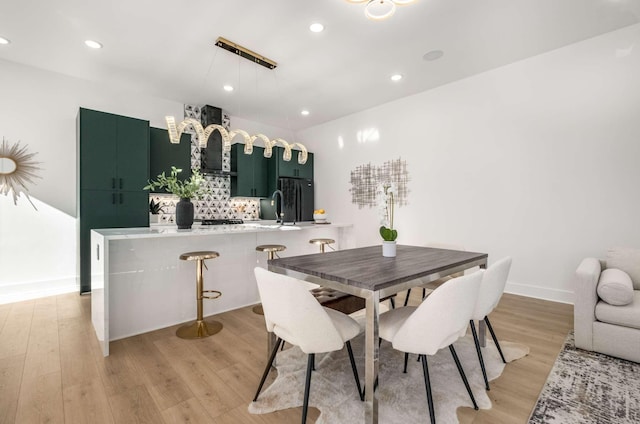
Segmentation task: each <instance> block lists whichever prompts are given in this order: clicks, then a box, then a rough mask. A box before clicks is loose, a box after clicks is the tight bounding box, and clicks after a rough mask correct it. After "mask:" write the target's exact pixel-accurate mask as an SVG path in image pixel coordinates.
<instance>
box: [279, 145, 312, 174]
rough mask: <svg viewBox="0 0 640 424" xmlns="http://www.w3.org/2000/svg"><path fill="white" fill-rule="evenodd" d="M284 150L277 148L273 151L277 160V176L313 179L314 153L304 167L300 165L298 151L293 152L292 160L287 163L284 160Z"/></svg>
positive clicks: (309, 155)
mask: <svg viewBox="0 0 640 424" xmlns="http://www.w3.org/2000/svg"><path fill="white" fill-rule="evenodd" d="M283 153H284V149H283V148H282V147H276V148H275V149H273V156H274V157H275V159H276V163H275V165H276V167H277V175H278V178H280V177H292V178H308V179H310V180H312V179H313V153H309V154H308V157H307V162H305V164H304V165H300V164H299V163H298V151H297V150H292V151H291V160H290V161H286V160H284V159H283V158H282V155H283Z"/></svg>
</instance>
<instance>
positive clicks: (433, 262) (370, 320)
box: [268, 245, 488, 424]
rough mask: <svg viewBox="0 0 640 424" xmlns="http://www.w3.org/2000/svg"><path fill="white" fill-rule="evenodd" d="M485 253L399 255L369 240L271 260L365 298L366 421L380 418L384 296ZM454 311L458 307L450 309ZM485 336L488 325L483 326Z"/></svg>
mask: <svg viewBox="0 0 640 424" xmlns="http://www.w3.org/2000/svg"><path fill="white" fill-rule="evenodd" d="M487 258H488V254H487V253H478V252H468V251H460V250H451V249H438V248H433V247H421V246H407V245H398V246H397V248H396V256H395V257H384V256H382V247H381V246H380V245H377V246H367V247H359V248H355V249H345V250H336V251H332V252H326V253H316V254H310V255H301V256H290V257H286V258H279V259H272V260H269V261H268V267H269V270H270V271H273V272H277V273H281V274H285V275H289V276H292V277H295V278H298V279H300V280H304V281H308V282H312V283H316V284H319V285H321V286H324V287H328V288H332V289H335V290H338V291H341V292H344V293H347V294H351V295H354V296H358V297H361V298H363V299H365V308H366V313H365V317H366V318H365V319H366V324H365V386H364V387H365V401H364V402H365V408H364V417H363V422H364V423H366V424H377V423H378V399H377V396H376V391H375V390H373V387H374V382H375V381H376V379H377V376H378V364H379V351H378V349H379V343H378V337H379V335H378V333H379V331H378V320H379V317H380V308H379V305H380V299H383V298H386V297H388V296H392V295H394V294H395V293H398V292H401V291H404V290H407V289H410V288H412V287H416V286H419V285H423V284H426V283H429V282H432V281H436V280H439V279H441V278H444V277H446V276H449V275H451V274H455V273H458V272H463V271H464V270H466V269H469V268H473V267H480V268H486V266H487ZM451 313H455V310H452V311H451ZM480 330H481V331H480V333H481V334H480V337H481V339H484V328H483V326H481V328H480Z"/></svg>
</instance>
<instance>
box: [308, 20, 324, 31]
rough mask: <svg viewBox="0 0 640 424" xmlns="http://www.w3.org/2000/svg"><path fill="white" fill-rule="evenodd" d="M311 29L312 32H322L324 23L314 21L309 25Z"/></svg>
mask: <svg viewBox="0 0 640 424" xmlns="http://www.w3.org/2000/svg"><path fill="white" fill-rule="evenodd" d="M309 30H310V31H311V32H322V31H323V30H324V25H322V24H321V23H319V22H314V23H312V24H311V25H310V26H309Z"/></svg>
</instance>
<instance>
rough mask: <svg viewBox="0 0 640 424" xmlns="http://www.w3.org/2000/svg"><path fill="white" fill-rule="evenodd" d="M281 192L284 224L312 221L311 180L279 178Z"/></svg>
mask: <svg viewBox="0 0 640 424" xmlns="http://www.w3.org/2000/svg"><path fill="white" fill-rule="evenodd" d="M278 188H279V189H280V191H282V195H283V196H282V197H283V204H284V222H302V221H313V180H310V179H306V178H279V179H278Z"/></svg>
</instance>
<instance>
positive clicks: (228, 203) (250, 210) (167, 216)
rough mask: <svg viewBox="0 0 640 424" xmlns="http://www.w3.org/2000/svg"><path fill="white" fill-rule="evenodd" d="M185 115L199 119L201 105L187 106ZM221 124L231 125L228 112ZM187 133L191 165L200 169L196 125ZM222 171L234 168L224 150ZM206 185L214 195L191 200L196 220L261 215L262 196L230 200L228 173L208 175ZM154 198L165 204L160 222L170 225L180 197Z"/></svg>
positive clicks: (246, 217)
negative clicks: (188, 134) (189, 136)
mask: <svg viewBox="0 0 640 424" xmlns="http://www.w3.org/2000/svg"><path fill="white" fill-rule="evenodd" d="M184 116H185V118H194V119H197V120H198V121H199V120H200V107H198V106H193V105H185V107H184ZM222 125H223V126H224V127H225V128H226V129H227V130H228V129H229V128H230V119H229V114H228V113H226V112H224V111H223V112H222ZM185 132H187V133H190V134H191V167H192V168H197V169H199V168H200V147H199V145H198V138H197V136H196V135H195V132H194V131H193V128H190V127H187V129H186V130H185ZM222 170H223V171H231V155H230V153H229V152H222ZM205 178H206V180H207V186H208V187H209V188H210V189H211V194H208V195H206V196H205V197H204V198H203V199H200V200H192V201H193V204H194V207H195V219H242V220H246V221H250V220H256V219H258V218H259V216H260V201H259V199H253V198H243V197H234V198H233V199H231V178H230V177H229V176H213V175H207V176H205ZM151 199H153V200H154V201H155V202H159V203H160V204H161V205H162V212H160V214H159V215H160V216H159V222H160V223H164V224H171V223H174V222H175V210H176V203H178V201H179V200H180V199H179V198H178V197H177V196H174V195H172V194H169V193H167V194H159V193H153V194H150V195H149V201H151Z"/></svg>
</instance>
